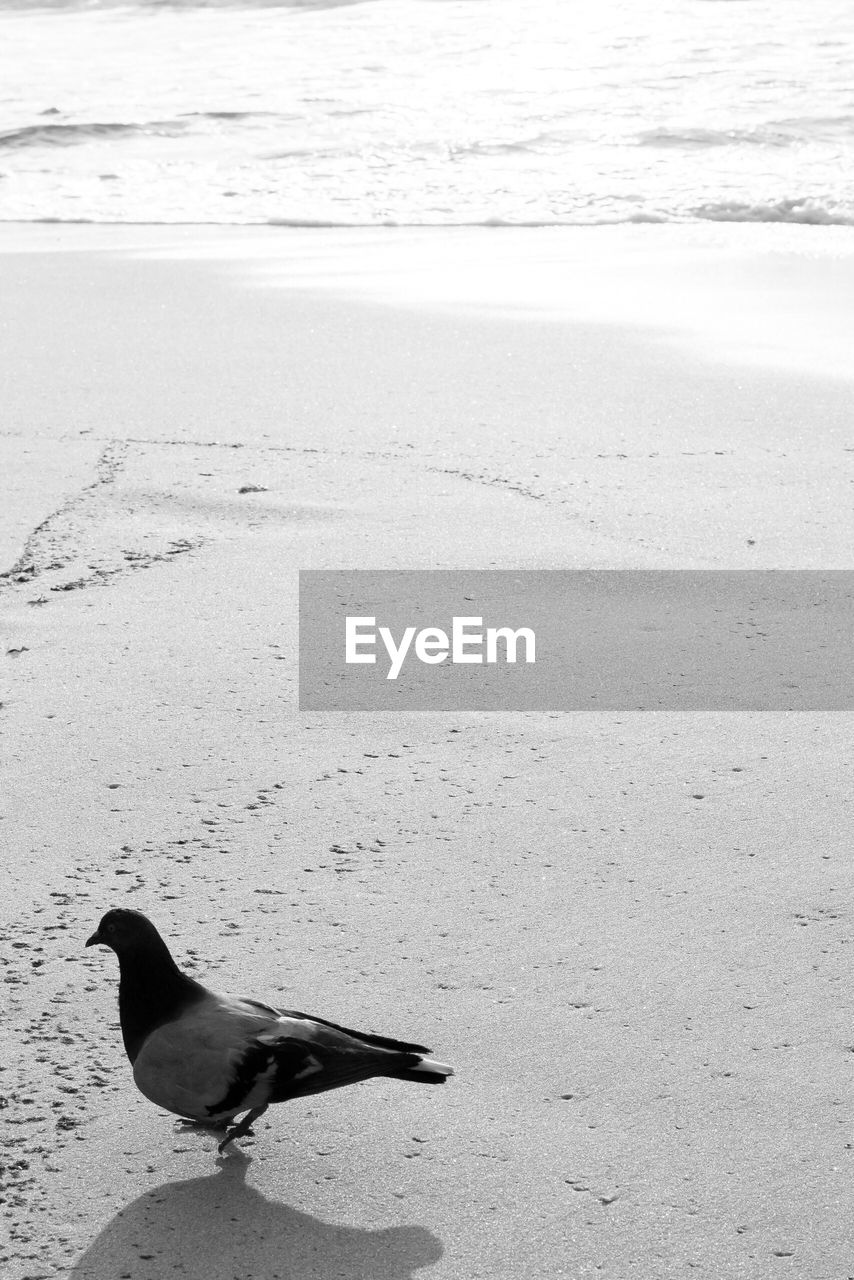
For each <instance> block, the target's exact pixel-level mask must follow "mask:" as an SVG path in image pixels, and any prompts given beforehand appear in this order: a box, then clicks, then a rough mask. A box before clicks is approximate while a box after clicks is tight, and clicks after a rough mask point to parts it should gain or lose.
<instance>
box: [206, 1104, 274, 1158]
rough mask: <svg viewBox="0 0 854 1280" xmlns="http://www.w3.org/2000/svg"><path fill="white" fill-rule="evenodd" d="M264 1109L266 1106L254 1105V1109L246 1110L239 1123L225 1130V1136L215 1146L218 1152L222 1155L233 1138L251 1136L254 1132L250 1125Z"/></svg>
mask: <svg viewBox="0 0 854 1280" xmlns="http://www.w3.org/2000/svg"><path fill="white" fill-rule="evenodd" d="M266 1110H267V1108H266V1107H256V1108H255V1110H254V1111H247V1113H246V1115H245V1116H244V1117H243V1119H242V1120H241V1121H240V1124H236V1125H234V1126H233V1127H232V1128H231V1129H228V1130H226V1134H225V1137H224V1138H223V1140H222V1142H221V1143H220V1144H219V1146H218V1147H217V1150H218V1151H219V1154H220V1155H222V1153H223V1151H225V1149H226V1147H227V1146H228V1145H229V1143H231V1142H234V1139H235V1138H253V1137H254V1136H255V1133H254V1130H253V1128H252V1125H253V1123H254V1122H255V1121H256V1120H257V1119H258V1117H259V1116H262V1115H263V1114H264V1112H265V1111H266Z"/></svg>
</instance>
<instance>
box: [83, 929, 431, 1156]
mask: <svg viewBox="0 0 854 1280" xmlns="http://www.w3.org/2000/svg"><path fill="white" fill-rule="evenodd" d="M85 945H86V946H87V947H93V946H104V947H110V948H111V949H112V950H113V951H114V952H115V953H116V956H117V957H118V961H119V1021H120V1024H121V1031H122V1039H123V1041H124V1047H125V1052H126V1053H127V1056H128V1058H129V1059H130V1062H131V1065H132V1067H133V1078H134V1082H135V1084H136V1086H137V1088H138V1089H139V1091H140V1092H141V1093H142V1094H143V1095H144V1096H145V1097H146V1098H148V1099H149V1101H151V1102H153V1103H155V1104H156V1105H157V1106H159V1107H163V1108H164V1109H165V1110H166V1111H169V1112H172V1113H173V1114H174V1115H177V1116H180V1117H181V1118H182V1119H183V1120H185V1121H190V1122H194V1123H196V1124H199V1125H204V1126H209V1127H211V1128H215V1129H220V1130H222V1129H223V1128H225V1130H226V1132H225V1137H224V1138H223V1140H222V1142H220V1143H219V1147H218V1150H219V1152H220V1154H222V1153H223V1152H224V1151H225V1149H226V1147H228V1146H229V1144H230V1143H232V1142H234V1140H235V1139H237V1138H244V1137H246V1136H247V1135H248V1136H252V1129H251V1126H252V1125H253V1124H254V1122H255V1121H256V1120H257V1119H258V1118H259V1117H260V1116H262V1115H263V1114H264V1112H265V1111H266V1110H267V1108H268V1107H269V1106H270V1105H271V1104H273V1103H277V1102H287V1101H289V1100H290V1099H291V1098H304V1097H307V1096H308V1095H309V1094H314V1093H324V1092H326V1091H327V1090H328V1089H338V1088H341V1087H342V1086H343V1085H348V1084H357V1083H358V1082H359V1081H361V1080H370V1079H372V1078H373V1077H375V1076H387V1077H389V1078H390V1079H392V1080H408V1081H412V1082H414V1083H419V1084H444V1083H445V1081H446V1080H447V1078H448V1077H449V1076H452V1075H453V1074H454V1071H453V1068H452V1067H449V1066H447V1065H446V1064H445V1063H442V1062H437V1061H435V1060H434V1059H433V1058H430V1057H429V1056H428V1055H429V1054H430V1053H431V1050H430V1049H428V1048H426V1047H425V1046H424V1045H420V1044H408V1043H407V1042H405V1041H403V1040H391V1039H389V1038H387V1037H386V1036H378V1035H373V1034H369V1033H366V1032H363V1031H353V1030H350V1029H349V1028H348V1027H342V1026H339V1025H338V1024H337V1023H335V1022H328V1021H326V1019H324V1018H316V1017H312V1016H310V1015H309V1014H306V1013H298V1012H296V1011H295V1010H293V1009H277V1008H274V1007H273V1006H272V1005H268V1004H263V1003H262V1002H261V1001H258V1000H250V999H245V998H241V997H236V996H229V995H221V994H218V993H217V992H214V991H211V990H209V989H208V988H207V987H204V986H203V985H202V984H201V983H200V982H197V981H196V979H195V978H191V977H190V976H189V975H188V974H186V973H183V972H182V971H181V969H180V968H179V967H178V965H177V964H176V963H175V961H174V959H173V957H172V954H171V952H170V950H169V948H168V946H167V945H166V943H165V942H164V941H163V938H162V937H161V936H160V934H159V933H158V931H157V929H156V928H155V926H154V925H153V924H152V922H151V921H150V920H149V919H148V917H147V916H144V915H143V914H142V912H141V911H133V910H131V909H129V908H125V907H115V908H113V909H112V910H110V911H108V912H107V913H106V915H104V916H103V917H102V919H101V921H100V923H99V925H98V927H97V929H96V930H95V932H94V933H93V934H92V935H91V937H89V938H87V939H86V943H85ZM241 1115H242V1116H243V1118H242V1119H241V1120H240V1121H239V1122H238V1123H233V1122H234V1121H235V1120H236V1119H237V1117H238V1116H241Z"/></svg>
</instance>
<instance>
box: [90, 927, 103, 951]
mask: <svg viewBox="0 0 854 1280" xmlns="http://www.w3.org/2000/svg"><path fill="white" fill-rule="evenodd" d="M103 941H104V939H103V938H102V937H101V935H100V933H99V932H98V930H97V929H96V930H95V932H94V933H93V934H92V937H91V938H87V939H86V946H87V947H98V946H100V945H101V944H102V943H103Z"/></svg>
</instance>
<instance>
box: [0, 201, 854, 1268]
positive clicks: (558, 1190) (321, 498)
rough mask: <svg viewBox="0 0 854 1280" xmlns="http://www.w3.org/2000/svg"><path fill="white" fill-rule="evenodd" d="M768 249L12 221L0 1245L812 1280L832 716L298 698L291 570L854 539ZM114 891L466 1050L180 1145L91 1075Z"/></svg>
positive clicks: (214, 951)
mask: <svg viewBox="0 0 854 1280" xmlns="http://www.w3.org/2000/svg"><path fill="white" fill-rule="evenodd" d="M603 230H604V231H605V232H607V231H608V229H603ZM638 230H639V231H640V229H638ZM659 230H660V231H661V232H662V233H664V232H667V233H668V234H662V235H660V236H657V237H656V236H655V235H653V234H646V233H652V232H656V231H659ZM762 230H764V231H768V230H769V229H768V228H764V229H762ZM796 230H797V231H801V230H802V231H803V233H804V235H803V236H802V237H800V238H799V237H798V236H797V235H795V236H793V237H791V238H790V239H787V240H786V241H785V243H784V242H782V241H781V242H779V243H777V242H776V241H775V240H774V237H773V235H771V236H769V237H768V238H766V240H765V241H759V240H757V239H756V238H751V235H750V233H748V234H746V235H745V237H744V238H743V239H742V240H740V241H739V242H738V243H733V242H731V241H730V240H728V239H727V238H726V237H725V236H723V235H722V233H721V234H718V233H715V235H711V234H710V235H709V237H708V238H707V240H706V241H704V242H702V243H698V242H695V241H692V240H691V238H690V237H687V236H686V237H685V238H684V239H681V240H680V238H679V236H678V235H676V234H675V233H674V229H673V228H661V229H657V228H649V229H644V234H642V235H638V236H637V237H636V238H635V240H631V238H630V237H626V236H623V237H622V238H620V237H618V236H616V235H615V236H611V237H610V238H609V236H608V235H607V234H603V235H596V234H591V235H590V236H589V237H587V236H586V233H585V232H583V231H572V232H565V233H563V234H562V236H560V237H552V238H551V239H549V240H544V239H543V238H542V237H540V236H538V235H537V233H534V232H529V233H527V234H526V235H521V234H520V235H519V236H518V237H511V239H510V240H504V239H503V238H502V236H503V233H501V235H498V234H494V233H490V232H479V233H474V232H472V233H469V234H468V235H462V234H461V235H459V236H453V235H450V236H449V234H448V233H435V235H434V236H433V237H432V238H431V237H430V236H429V235H427V234H426V233H419V234H417V235H416V234H414V233H411V234H410V235H409V238H408V239H407V236H406V234H404V233H401V234H400V235H397V234H389V235H388V236H387V237H385V238H384V237H383V236H382V235H378V234H377V233H372V232H365V233H364V234H363V236H362V238H361V239H360V238H359V236H358V235H356V234H355V233H349V234H348V235H347V236H345V235H343V234H342V235H340V236H336V235H335V234H334V233H320V232H308V231H306V232H293V231H285V230H284V229H278V230H277V229H242V230H241V229H235V230H233V231H231V232H228V233H226V232H224V231H222V230H221V229H215V230H214V229H196V228H180V229H171V230H170V229H161V230H159V231H155V230H149V229H145V228H90V227H84V226H81V227H62V228H59V227H41V228H11V227H10V228H6V229H4V232H3V235H2V237H0V251H2V252H0V317H2V326H3V342H4V351H5V359H4V361H3V367H2V370H0V382H2V385H0V392H2V403H3V419H2V422H3V426H2V433H1V434H0V449H2V455H0V456H2V462H3V465H4V471H3V474H4V476H5V482H4V485H3V489H4V494H5V493H6V492H7V491H8V492H9V495H10V496H9V499H8V500H7V501H6V502H4V506H3V511H2V515H1V516H0V549H2V559H3V565H2V568H3V569H4V570H7V571H8V570H11V573H10V576H9V577H8V578H6V579H4V580H3V586H2V609H3V619H4V645H3V653H2V655H0V661H2V663H3V676H4V678H3V691H2V694H0V701H2V704H3V705H2V709H0V726H1V727H2V730H3V739H4V752H3V763H2V779H0V781H2V792H1V793H0V794H2V802H3V810H2V821H1V822H0V839H2V843H3V848H4V850H5V856H4V866H3V877H4V893H3V898H2V906H0V911H2V921H3V925H4V943H3V949H2V951H3V962H4V982H3V984H2V991H3V993H4V1023H3V1025H4V1030H3V1046H2V1055H0V1063H2V1068H3V1069H2V1071H0V1094H2V1097H3V1104H4V1106H3V1113H2V1114H3V1121H4V1125H5V1133H6V1136H7V1140H8V1142H7V1147H6V1151H5V1153H4V1160H3V1163H4V1166H5V1168H4V1173H3V1183H4V1197H5V1202H4V1205H3V1213H4V1218H3V1221H4V1222H5V1223H6V1224H7V1225H8V1227H9V1229H10V1242H9V1243H8V1244H6V1245H4V1246H3V1248H2V1250H0V1257H2V1263H3V1267H4V1274H5V1275H8V1276H10V1277H12V1280H23V1277H30V1278H34V1277H37V1276H53V1275H64V1276H73V1277H75V1278H77V1280H118V1278H120V1277H132V1280H159V1278H160V1277H163V1276H172V1275H176V1276H179V1275H180V1276H190V1277H199V1278H200V1280H201V1277H214V1278H215V1280H236V1278H237V1277H241V1278H243V1277H247V1278H248V1277H253V1278H256V1280H257V1278H260V1277H264V1278H265V1280H266V1278H268V1277H269V1278H270V1280H273V1278H274V1277H282V1278H285V1277H287V1278H288V1280H313V1278H315V1277H316V1278H317V1280H320V1278H321V1277H322V1278H323V1280H331V1278H332V1277H341V1278H342V1280H356V1278H357V1277H358V1278H359V1280H366V1278H367V1277H371V1280H404V1278H407V1277H413V1276H415V1275H424V1276H430V1277H435V1278H436V1280H476V1278H477V1277H483V1278H484V1280H486V1278H489V1280H505V1277H506V1278H507V1280H511V1278H513V1280H529V1278H530V1280H543V1278H544V1277H552V1276H555V1277H557V1276H567V1277H572V1278H573V1280H587V1278H588V1277H590V1278H592V1277H607V1278H608V1280H625V1277H627V1276H629V1275H637V1276H642V1277H644V1280H658V1278H659V1277H661V1278H664V1277H667V1278H670V1277H674V1278H675V1277H684V1276H686V1275H689V1274H690V1275H697V1276H707V1277H709V1280H724V1278H728V1277H737V1276H751V1277H755V1276H759V1277H765V1276H778V1275H797V1276H810V1277H811V1278H812V1280H820V1278H822V1277H828V1280H830V1278H831V1277H833V1278H834V1280H835V1278H837V1277H839V1276H840V1275H843V1274H848V1271H849V1270H850V1258H851V1253H850V1242H849V1238H848V1237H849V1233H848V1216H849V1214H848V1210H849V1208H850V1202H851V1196H850V1190H849V1184H850V1169H851V1165H850V1161H851V1158H852V1146H851V1142H852V1138H851V1122H850V1083H851V1070H852V1063H854V1057H852V1053H851V1044H852V1042H854V1035H852V1029H851V1016H850V1015H851V1010H850V997H849V995H848V990H847V985H846V979H847V978H848V976H849V973H850V965H849V963H848V958H847V951H846V949H845V947H846V944H847V943H848V942H849V939H850V928H849V922H850V914H851V908H850V903H851V894H852V888H853V887H854V886H853V885H852V879H854V877H852V870H851V858H850V847H849V846H850V835H849V825H850V818H849V810H850V769H849V767H848V760H847V749H848V746H849V744H850V741H851V733H852V718H851V716H850V715H848V714H843V713H832V714H828V713H825V714H818V713H814V714H813V713H801V714H798V715H784V714H771V713H768V714H761V713H750V714H722V713H715V712H704V713H695V714H690V715H688V714H675V713H674V714H667V715H665V714H643V715H631V714H618V713H608V714H585V715H580V714H579V715H567V714H564V715H560V714H528V715H519V714H510V713H506V714H495V715H476V714H468V715H465V714H451V713H448V714H442V715H439V714H436V715H431V714H415V713H413V714H410V715H392V714H387V715H383V716H376V717H371V716H359V715H352V716H341V715H336V714H334V713H324V714H315V715H309V714H304V715H300V714H299V713H298V711H297V710H296V705H297V704H296V697H297V666H296V635H297V618H296V589H297V570H298V569H299V568H346V567H356V566H370V567H386V568H395V567H401V568H403V567H431V566H437V567H479V568H488V567H530V568H535V567H536V568H566V567H637V568H643V567H670V568H673V567H693V568H712V567H730V568H737V567H751V568H775V567H776V568H782V567H789V568H805V567H811V568H849V567H850V566H851V559H852V538H854V529H852V522H851V518H850V511H851V480H852V470H853V469H854V451H852V450H854V437H852V435H851V427H850V397H851V385H850V379H849V376H848V370H847V368H846V367H845V363H844V360H843V359H841V358H836V356H835V355H834V351H835V348H834V346H833V335H834V334H835V333H836V330H837V325H839V324H840V323H842V319H844V310H845V306H846V305H848V306H850V303H848V304H846V303H845V300H844V295H843V294H842V292H841V291H840V289H839V288H838V287H837V286H835V285H833V283H832V281H838V280H840V279H843V280H844V279H847V278H848V276H849V274H850V270H851V260H852V259H851V249H850V241H848V242H847V243H846V242H845V241H844V240H843V239H842V238H840V237H833V245H834V251H833V254H832V255H828V254H827V253H826V252H824V251H823V250H820V249H819V247H818V245H819V242H818V240H817V238H816V237H817V236H818V235H820V234H821V233H822V232H823V230H824V229H821V231H815V229H810V228H803V229H796ZM671 233H672V234H671ZM811 233H814V234H811ZM827 243H828V242H827V241H821V244H822V245H826V244H827ZM763 245H765V248H763ZM384 246H385V247H384ZM505 256H506V261H507V271H506V273H505V277H502V272H501V270H500V268H501V267H502V262H503V259H504V257H505ZM490 260H491V261H492V263H493V269H492V271H491V272H487V273H486V275H485V274H484V270H483V263H484V262H488V261H490ZM526 262H527V264H528V265H527V269H526V267H525V264H526ZM581 262H583V263H585V264H586V266H585V271H586V273H587V275H588V276H589V277H591V279H592V280H593V281H594V283H595V278H596V273H595V270H593V267H594V266H595V264H596V263H597V262H598V263H599V265H600V268H601V276H602V279H603V280H605V279H611V280H613V279H617V280H618V281H621V282H622V284H621V286H620V289H618V290H616V291H615V290H614V289H611V288H609V289H604V288H603V297H605V298H606V299H610V302H608V304H607V305H606V303H605V301H603V297H599V298H597V297H596V291H595V289H593V288H592V287H591V285H590V281H589V280H588V283H587V285H585V287H584V288H581V287H580V286H579V288H578V290H577V291H573V290H572V289H571V288H564V289H561V288H559V287H556V286H555V281H556V280H563V281H564V282H566V280H568V279H570V278H573V279H574V278H576V277H577V274H578V272H579V270H580V268H579V263H581ZM348 263H349V264H350V267H349V269H348V268H347V266H346V264H348ZM353 264H359V265H358V267H356V266H354V265H353ZM591 264H592V265H591ZM831 267H832V270H831ZM511 268H512V269H511ZM558 268H560V271H558ZM560 272H562V273H563V274H560ZM501 278H506V280H508V281H512V286H511V285H509V284H508V285H507V286H506V287H498V286H497V285H496V281H498V280H500V279H501ZM487 280H488V281H491V284H489V286H488V287H487V283H486V281H487ZM549 282H551V283H550V284H549ZM689 286H690V288H689ZM704 290H705V293H704V292H703V291H704ZM686 291H687V292H689V293H690V306H686V307H685V308H682V309H680V307H679V306H678V305H677V304H676V303H675V302H674V299H678V298H679V297H681V296H683V294H684V293H685V292H686ZM562 297H564V301H563V302H561V298H562ZM639 297H640V298H643V299H645V300H646V302H645V304H644V305H643V306H642V305H640V304H639V303H638V298H639ZM849 297H850V295H849ZM662 300H663V301H662ZM704 301H705V305H704ZM647 302H648V306H647V305H646V303H647ZM665 303H666V304H667V305H664V304H665ZM728 305H729V306H730V307H731V311H730V314H731V316H732V323H731V326H730V330H731V332H733V333H735V332H738V328H737V326H738V325H740V326H742V330H743V331H744V332H745V333H747V332H748V330H749V331H750V332H751V333H752V334H753V335H754V339H755V341H753V342H752V343H750V342H748V341H747V338H746V337H745V340H744V342H743V343H736V342H733V341H730V342H726V341H724V340H723V336H724V335H725V334H726V332H727V324H726V307H727V306H728ZM848 319H849V331H850V317H849V318H848ZM822 323H824V324H826V325H827V341H826V342H821V341H817V340H816V334H817V333H818V335H819V337H821V333H822V330H821V324H822ZM817 326H818V328H817ZM807 335H811V336H810V337H808V336H807ZM800 338H802V339H803V341H799V340H800ZM246 486H254V487H256V488H257V490H258V491H256V492H249V493H243V494H241V493H240V492H239V490H240V489H241V488H245V487H246ZM122 903H124V904H129V905H133V906H136V907H139V908H140V909H142V910H145V911H146V912H147V913H148V914H150V915H151V916H152V917H153V918H154V919H155V921H156V922H157V923H158V925H159V926H160V927H161V929H162V931H163V932H164V934H165V935H166V936H167V937H168V938H169V940H170V942H171V943H172V945H173V947H174V950H175V952H176V954H177V955H178V957H179V958H180V959H182V960H184V961H187V962H188V963H189V964H191V965H192V966H193V971H194V972H196V973H197V974H198V975H199V976H203V977H204V976H206V975H207V976H208V977H209V978H210V980H211V981H212V982H213V983H214V984H215V985H219V986H222V987H224V988H226V989H232V990H235V991H239V992H246V993H247V994H253V995H255V996H257V997H259V998H263V999H267V1000H270V1001H274V1002H280V1003H283V1004H286V1005H290V1006H292V1007H296V1008H305V1009H308V1010H310V1011H312V1012H316V1013H318V1014H321V1015H323V1016H326V1017H330V1018H334V1019H338V1020H340V1021H343V1022H345V1023H349V1024H350V1025H357V1026H361V1027H364V1028H365V1029H374V1030H377V1031H380V1032H385V1033H387V1034H392V1035H399V1036H405V1037H412V1038H414V1039H417V1040H422V1041H424V1042H426V1043H428V1044H431V1045H432V1047H433V1049H434V1050H435V1052H436V1054H437V1056H439V1057H441V1058H442V1059H444V1060H447V1061H451V1062H453V1063H454V1064H455V1066H456V1068H457V1075H456V1076H455V1077H454V1079H453V1080H452V1081H451V1082H450V1083H449V1084H448V1085H447V1086H446V1087H445V1088H443V1089H441V1090H440V1089H432V1090H430V1089H423V1088H422V1089H419V1088H415V1087H412V1088H405V1087H404V1086H403V1085H401V1084H396V1083H393V1082H371V1083H370V1084H366V1085H361V1086H359V1087H357V1088H354V1089H350V1090H343V1091H340V1092H339V1093H336V1094H330V1095H326V1096H325V1097H320V1098H316V1099H311V1100H308V1101H306V1102H297V1103H294V1104H291V1105H290V1106H283V1107H279V1108H276V1109H273V1110H271V1111H270V1112H269V1113H268V1115H267V1116H265V1117H264V1119H263V1120H262V1121H261V1122H260V1123H259V1124H258V1126H257V1132H256V1137H255V1139H254V1140H253V1141H245V1142H244V1143H242V1144H241V1151H240V1152H234V1153H233V1154H231V1155H230V1156H228V1158H226V1159H224V1160H221V1161H217V1159H216V1153H215V1149H214V1142H213V1140H212V1139H211V1138H210V1137H208V1136H204V1135H199V1134H196V1133H187V1132H185V1131H182V1130H181V1129H180V1128H178V1127H176V1125H175V1124H174V1121H173V1119H172V1118H171V1117H168V1116H166V1115H165V1114H164V1113H161V1112H159V1111H158V1110H157V1109H156V1108H154V1107H152V1106H151V1105H150V1104H149V1103H147V1102H146V1101H145V1100H144V1099H143V1098H142V1097H141V1095H139V1094H138V1093H137V1092H136V1090H135V1089H134V1087H133V1084H132V1081H131V1079H130V1072H129V1068H128V1064H127V1062H126V1060H125V1058H124V1055H123V1052H122V1049H121V1043H120V1038H119V1034H118V1028H117V1018H116V1006H115V985H116V965H115V962H114V958H113V957H112V956H111V955H110V954H109V953H107V952H104V951H100V950H97V949H96V950H94V951H91V950H90V951H85V952H84V950H83V941H84V939H85V938H86V936H87V935H88V934H89V933H90V932H91V930H92V928H93V927H94V925H95V924H96V923H97V920H98V919H99V917H100V915H101V914H102V912H103V911H104V910H105V909H106V908H107V907H109V906H111V905H117V904H122Z"/></svg>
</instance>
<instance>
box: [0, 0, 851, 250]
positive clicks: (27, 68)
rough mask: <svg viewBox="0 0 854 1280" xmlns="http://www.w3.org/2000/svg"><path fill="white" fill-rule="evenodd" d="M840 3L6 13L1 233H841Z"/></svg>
mask: <svg viewBox="0 0 854 1280" xmlns="http://www.w3.org/2000/svg"><path fill="white" fill-rule="evenodd" d="M852 67H854V3H852V0H524V2H523V0H361V2H359V0H349V2H344V3H336V2H335V0H325V2H324V0H301V2H300V0H291V2H290V3H273V2H268V3H255V4H247V3H239V2H237V0H233V2H232V3H226V2H223V0H219V2H215V3H207V4H190V3H171V4H167V3H152V2H149V3H136V4H133V3H129V4H122V5H116V4H105V3H100V2H97V0H96V2H94V3H86V0H79V2H78V3H70V2H67V0H53V2H52V3H45V4H41V5H37V4H33V3H28V2H27V0H0V219H2V220H7V221H8V220H22V221H34V220H60V221H66V220H68V221H81V220H84V221H94V222H209V223H226V224H227V223H271V222H272V223H283V224H296V225H300V224H307V225H315V224H319V225H339V226H363V225H372V226H374V225H375V226H382V225H389V224H391V225H416V226H419V225H432V224H440V225H441V224H475V225H477V224H486V225H502V224H510V225H541V224H543V225H549V224H564V223H566V224H596V223H612V222H613V223H621V222H679V223H692V222H693V223H696V222H703V221H706V222H708V221H743V222H806V223H818V224H843V225H845V224H854V182H852V174H854V75H852Z"/></svg>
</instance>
